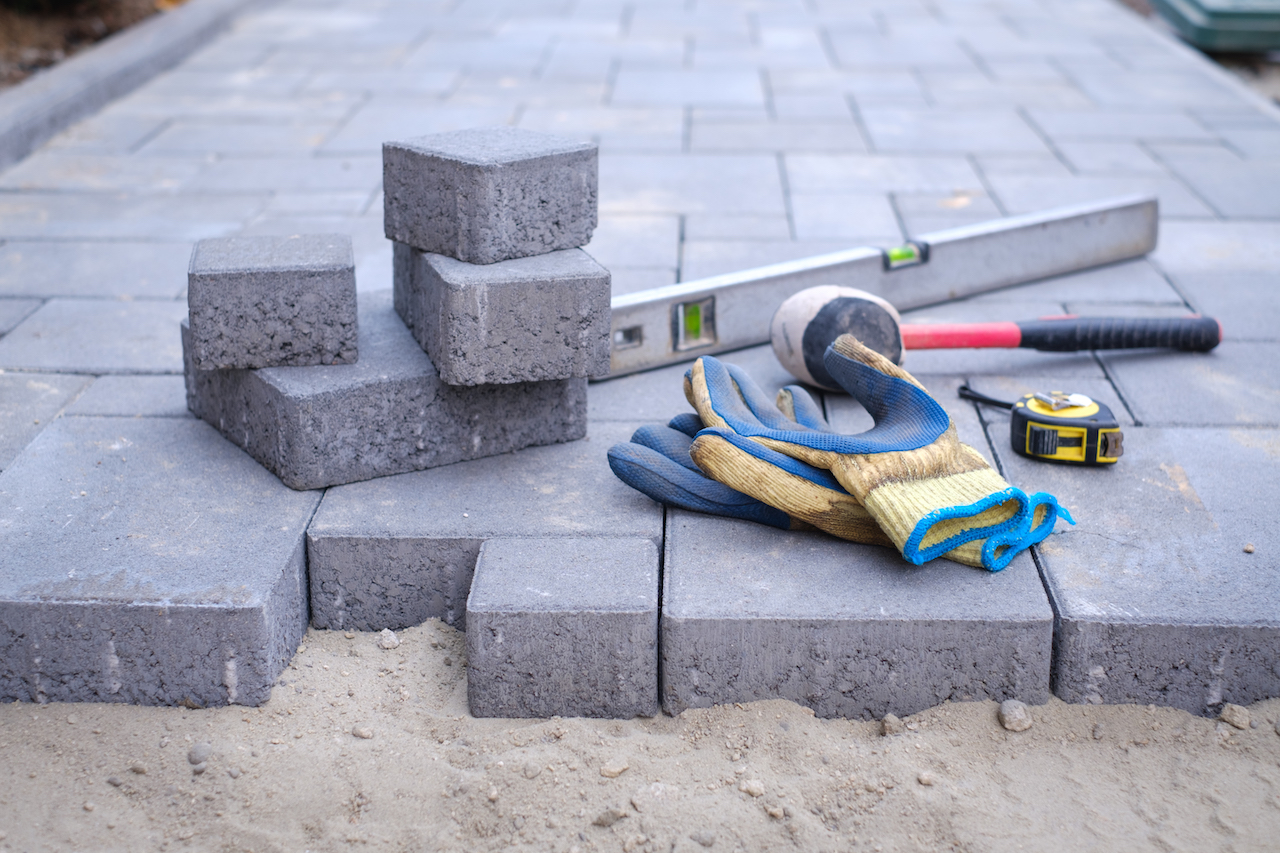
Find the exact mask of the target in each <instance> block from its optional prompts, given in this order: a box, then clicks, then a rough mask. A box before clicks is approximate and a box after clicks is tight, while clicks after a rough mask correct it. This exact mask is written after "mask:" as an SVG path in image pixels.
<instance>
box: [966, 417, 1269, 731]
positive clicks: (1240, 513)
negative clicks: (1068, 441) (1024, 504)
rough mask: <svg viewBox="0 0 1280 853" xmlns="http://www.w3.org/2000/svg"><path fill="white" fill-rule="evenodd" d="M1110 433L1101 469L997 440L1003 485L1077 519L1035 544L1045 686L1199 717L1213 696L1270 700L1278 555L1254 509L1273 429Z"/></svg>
mask: <svg viewBox="0 0 1280 853" xmlns="http://www.w3.org/2000/svg"><path fill="white" fill-rule="evenodd" d="M983 411H984V416H987V417H989V418H991V419H992V421H993V425H992V431H993V433H1002V430H1007V429H1008V427H1007V426H1004V425H1003V424H1002V423H1001V420H1002V419H1004V418H1007V415H1004V414H1003V413H1000V412H999V411H998V410H992V409H984V410H983ZM1005 423H1007V421H1006V422H1005ZM1124 432H1125V453H1124V456H1123V457H1122V458H1121V460H1120V461H1119V462H1117V463H1116V464H1115V466H1114V467H1111V468H1107V469H1090V468H1080V467H1072V466H1065V465H1061V466H1059V465H1049V464H1045V463H1039V462H1034V461H1031V460H1027V459H1023V458H1022V457H1019V456H1016V455H1014V454H1013V453H1012V452H1011V451H1009V450H1008V448H1007V445H1002V444H1001V445H997V450H998V452H999V454H1000V460H1001V463H1002V465H1003V466H1004V470H1005V472H1006V474H1007V476H1008V477H1009V479H1010V480H1011V481H1012V482H1013V483H1015V484H1019V485H1022V484H1025V483H1026V481H1028V480H1029V479H1032V478H1033V479H1034V481H1035V484H1036V488H1040V489H1043V490H1045V491H1048V492H1051V493H1053V494H1055V495H1057V497H1058V499H1059V500H1061V501H1062V502H1063V503H1064V504H1065V505H1066V506H1068V507H1069V508H1070V510H1071V512H1072V514H1073V515H1074V516H1075V519H1076V521H1077V522H1078V526H1076V527H1073V528H1071V529H1070V530H1069V531H1063V528H1061V527H1060V528H1059V529H1060V532H1059V533H1058V534H1056V535H1054V536H1051V537H1050V538H1049V539H1048V540H1046V541H1045V542H1044V543H1043V544H1042V545H1040V546H1038V549H1037V550H1038V558H1039V561H1040V565H1041V569H1042V571H1043V573H1044V578H1045V584H1046V586H1047V588H1048V590H1049V596H1050V599H1051V601H1052V602H1053V605H1054V610H1055V616H1056V621H1057V627H1056V631H1055V637H1054V671H1053V691H1054V693H1055V694H1056V695H1057V696H1058V697H1059V698H1061V699H1063V700H1064V701H1067V702H1075V703H1092V704H1098V703H1104V702H1105V703H1108V704H1111V703H1135V704H1156V705H1166V706H1172V707H1175V708H1182V709H1183V710H1186V711H1190V712H1192V713H1196V714H1201V715H1206V716H1215V715H1216V713H1217V710H1218V708H1219V707H1220V706H1221V703H1223V702H1235V703H1237V704H1248V703H1251V702H1256V701H1258V700H1259V699H1262V698H1263V697H1271V696H1275V695H1277V693H1280V675H1278V674H1277V672H1276V669H1275V666H1274V664H1275V661H1276V658H1277V654H1280V624H1277V620H1276V614H1275V606H1274V602H1275V598H1276V595H1277V593H1278V592H1280V569H1278V568H1277V567H1278V566H1280V563H1277V561H1275V560H1273V559H1269V556H1268V555H1271V554H1274V553H1275V552H1276V549H1277V548H1278V547H1280V542H1277V541H1276V536H1275V532H1274V530H1272V529H1271V527H1270V525H1268V524H1267V521H1266V520H1267V518H1268V515H1267V512H1266V511H1265V510H1262V509H1260V508H1261V507H1263V506H1268V505H1269V504H1271V503H1274V501H1275V497H1276V482H1277V476H1278V475H1280V470H1278V468H1277V463H1276V457H1275V453H1274V450H1273V449H1272V448H1274V447H1275V444H1276V442H1277V440H1278V439H1280V433H1277V432H1275V431H1274V430H1261V429H1247V428H1243V429H1242V428H1234V429H1151V428H1145V427H1128V426H1126V427H1125V431H1124ZM1246 543H1252V544H1253V545H1254V546H1255V548H1256V551H1255V553H1252V554H1247V553H1245V552H1244V550H1243V549H1244V546H1245V544H1246ZM1260 557H1261V559H1259V558H1260Z"/></svg>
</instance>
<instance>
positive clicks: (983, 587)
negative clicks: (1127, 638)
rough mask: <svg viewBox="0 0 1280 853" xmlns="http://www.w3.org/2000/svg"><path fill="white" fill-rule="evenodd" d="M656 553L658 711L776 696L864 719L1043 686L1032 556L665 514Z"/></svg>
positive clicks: (1026, 696)
mask: <svg viewBox="0 0 1280 853" xmlns="http://www.w3.org/2000/svg"><path fill="white" fill-rule="evenodd" d="M764 554H768V555H771V557H770V558H769V559H761V555H764ZM773 555H776V556H773ZM663 565H664V570H663V589H662V601H663V604H662V622H661V627H660V631H661V642H660V649H661V656H662V662H661V667H660V671H661V679H662V680H661V682H660V684H661V696H662V703H663V708H664V710H666V711H667V713H670V714H676V713H679V712H681V711H683V710H684V709H686V708H704V707H709V706H711V705H719V704H727V703H730V702H751V701H755V700H759V699H779V698H781V699H790V700H791V701H793V702H796V703H798V704H801V705H804V706H806V707H809V708H812V709H813V710H814V712H815V713H816V714H817V715H818V716H820V717H849V718H860V719H867V720H869V719H879V718H882V717H883V716H884V715H885V714H888V713H893V714H897V715H899V716H905V715H907V714H914V713H916V712H917V711H920V710H923V709H925V708H930V707H933V706H934V705H938V704H940V703H942V702H943V701H945V700H948V699H950V700H952V701H960V700H964V699H966V698H967V699H974V700H978V699H993V700H996V701H1001V700H1003V699H1008V698H1014V697H1017V698H1019V699H1022V700H1023V701H1024V702H1028V703H1032V704H1043V703H1044V702H1046V701H1047V700H1048V698H1049V651H1050V644H1051V637H1052V629H1053V619H1052V613H1051V611H1050V609H1049V603H1048V601H1047V600H1046V598H1045V593H1044V589H1043V587H1042V586H1041V585H1040V580H1039V577H1038V576H1037V574H1036V569H1035V565H1034V563H1033V562H1032V561H1031V557H1030V554H1026V553H1024V554H1022V555H1021V556H1019V557H1017V558H1016V559H1015V560H1014V561H1013V563H1012V564H1011V565H1010V566H1009V567H1008V568H1006V569H1005V570H1004V571H1002V572H996V573H991V572H986V571H982V570H980V569H974V568H972V567H970V566H962V565H960V564H958V563H952V562H950V561H949V560H935V561H932V562H930V563H929V564H927V565H924V566H912V565H910V564H908V563H906V562H905V561H903V559H902V557H901V556H899V555H898V554H897V553H895V552H894V551H893V550H891V549H888V548H877V547H874V546H869V545H858V544H855V543H850V542H843V541H841V540H838V539H835V538H833V537H829V536H825V535H822V534H817V533H791V532H784V531H780V530H776V529H774V528H771V527H765V526H761V525H757V524H751V523H750V522H745V521H737V520H734V519H722V518H713V517H711V516H706V515H699V514H695V513H689V512H683V511H680V510H672V511H670V512H669V513H668V519H667V530H666V553H665V560H664V564H663Z"/></svg>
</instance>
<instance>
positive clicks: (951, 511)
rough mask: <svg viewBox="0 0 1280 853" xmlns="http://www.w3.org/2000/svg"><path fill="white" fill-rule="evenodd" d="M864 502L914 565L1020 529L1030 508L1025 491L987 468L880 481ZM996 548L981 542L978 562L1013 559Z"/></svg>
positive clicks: (1000, 563)
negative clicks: (930, 476) (968, 544)
mask: <svg viewBox="0 0 1280 853" xmlns="http://www.w3.org/2000/svg"><path fill="white" fill-rule="evenodd" d="M863 504H864V505H865V506H866V508H867V510H868V511H869V512H870V513H871V515H872V516H873V517H874V518H875V519H876V521H878V522H879V523H880V527H881V528H882V529H883V530H884V532H885V533H887V534H888V535H889V538H890V539H892V540H893V542H894V544H895V545H897V546H898V549H899V550H900V551H901V552H902V556H903V557H904V558H905V559H906V560H907V562H909V563H913V564H915V565H917V566H918V565H920V564H922V563H925V562H928V561H929V560H932V559H934V558H935V557H941V556H942V555H943V554H946V553H947V552H948V551H951V550H953V549H955V548H958V547H960V546H961V545H964V544H965V543H968V542H973V541H975V540H978V539H989V538H994V539H995V540H996V541H1003V539H1004V538H1005V537H1003V536H1002V534H1005V533H1007V532H1010V531H1018V532H1019V534H1021V533H1022V530H1023V529H1024V528H1025V527H1027V526H1028V525H1027V522H1028V516H1029V513H1030V512H1031V507H1030V500H1029V499H1028V498H1027V495H1026V493H1025V492H1023V491H1022V490H1021V489H1016V488H1014V487H1012V486H1010V485H1009V484H1008V483H1006V482H1005V481H1004V478H1003V477H1001V476H1000V475H999V474H997V473H996V472H995V471H993V470H991V469H990V468H981V469H979V470H976V471H966V472H964V473H962V474H950V475H947V476H944V477H935V478H930V479H926V480H903V481H898V482H888V483H884V484H882V485H880V486H878V487H876V488H875V489H873V490H872V491H871V492H870V493H869V494H868V495H867V496H866V497H865V498H864V499H863ZM1014 538H1015V539H1021V538H1022V537H1021V535H1019V536H1017V537H1014ZM992 544H993V545H994V543H992ZM1009 544H1012V542H1010V543H1009ZM1016 550H1021V549H1016ZM996 551H997V549H996V548H995V547H991V548H987V547H983V548H982V552H981V564H982V566H984V567H985V568H987V569H991V570H993V571H995V570H998V569H1001V568H1004V566H1005V565H1007V564H1008V561H1009V559H1012V556H1013V554H1011V553H1009V552H1008V551H1007V550H1006V551H1004V552H1002V553H999V554H997V553H996ZM1015 552H1016V551H1015ZM965 562H969V560H965Z"/></svg>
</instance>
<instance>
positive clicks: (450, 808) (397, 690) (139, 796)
mask: <svg viewBox="0 0 1280 853" xmlns="http://www.w3.org/2000/svg"><path fill="white" fill-rule="evenodd" d="M397 639H399V641H400V645H399V646H398V647H396V648H391V649H384V648H381V647H380V645H379V643H380V640H381V638H380V635H378V634H362V633H343V632H330V631H314V630H313V631H310V632H308V634H307V636H306V640H305V645H304V646H303V648H302V649H301V650H300V651H299V654H298V655H297V657H296V658H295V660H294V662H293V664H292V665H291V666H290V667H289V668H288V669H287V670H286V671H285V673H284V675H283V677H282V678H281V681H280V684H279V685H278V686H277V687H276V688H275V690H274V692H273V694H272V698H271V701H270V702H269V703H267V704H266V705H264V706H262V707H260V708H244V707H239V706H232V707H228V708H215V709H208V710H190V709H186V708H138V707H131V706H124V705H109V704H100V705H88V704H81V705H71V704H50V705H43V706H41V705H30V704H17V703H15V704H10V705H4V706H2V707H0V836H2V837H0V849H3V850H22V851H27V850H30V851H36V850H130V851H134V850H219V851H242V850H253V851H302V850H312V851H325V850H370V851H372V850H406V851H407V850H414V851H417V850H425V851H434V850H443V851H486V850H507V849H516V850H531V851H533V850H537V851H575V850H576V851H579V853H585V851H596V850H608V851H663V853H666V851H673V850H674V851H686V853H696V851H710V853H727V851H735V850H744V851H758V850H805V851H808V850H816V851H828V850H830V851H848V850H866V851H915V850H921V851H924V850H972V851H1004V850H1009V851H1015V850H1028V851H1030V850H1066V849H1070V850H1120V849H1124V850H1162V851H1170V850H1188V851H1191V850H1195V851H1205V850H1232V851H1246V850H1276V849H1277V848H1280V735H1277V731H1276V720H1277V718H1278V717H1280V700H1271V701H1267V702H1261V703H1258V704H1257V705H1254V706H1252V707H1251V708H1249V709H1248V711H1249V716H1250V722H1249V723H1246V727H1245V728H1243V729H1240V728H1236V727H1235V726H1231V725H1228V724H1227V723H1224V722H1221V721H1215V720H1209V719H1204V718H1200V717H1196V716H1193V715H1191V714H1187V713H1184V712H1182V711H1176V710H1171V709H1167V708H1156V707H1154V706H1149V707H1143V706H1078V705H1066V704H1064V703H1062V702H1059V701H1057V700H1052V701H1051V702H1050V703H1049V704H1048V705H1044V706H1038V707H1032V708H1031V709H1030V711H1031V716H1032V719H1033V724H1032V726H1031V728H1030V729H1029V730H1027V731H1024V732H1019V733H1014V732H1009V731H1006V730H1005V729H1004V728H1003V727H1002V726H1001V725H1000V723H999V722H998V720H997V705H996V704H995V703H993V702H970V703H961V704H944V705H941V706H939V707H936V708H932V709H930V710H928V711H925V712H923V713H920V714H916V715H914V716H911V717H908V718H905V719H904V720H903V723H904V726H903V730H902V732H901V733H900V734H894V735H888V736H885V735H882V734H881V725H880V723H878V722H867V721H850V720H821V719H815V718H814V716H813V715H812V713H811V712H809V711H808V710H807V709H805V708H801V707H799V706H797V705H795V704H792V703H790V702H785V701H768V702H756V703H751V704H744V705H730V706H723V707H717V708H711V709H706V710H694V711H687V712H685V713H684V714H681V715H680V716H679V717H674V718H673V717H666V716H658V717H654V718H652V719H636V720H630V721H617V720H583V719H559V718H553V719H551V720H505V719H501V720H483V719H475V718H472V717H471V716H469V715H468V713H467V704H466V666H465V660H464V651H463V642H462V640H463V636H462V634H460V633H458V632H457V631H454V630H453V629H451V628H448V627H447V626H444V625H442V624H441V623H439V622H435V621H432V622H428V623H427V624H425V625H423V626H421V627H418V628H414V629H410V630H406V631H402V632H399V633H398V634H397ZM1238 722H1239V721H1238ZM205 744H207V745H208V746H207V747H206V746H204V745H205ZM193 752H194V754H193ZM206 753H207V755H206ZM201 758H203V759H204V762H203V765H201V766H198V767H196V766H193V764H192V759H195V760H199V759H201ZM197 769H198V770H201V771H202V772H200V773H196V772H195V771H196V770H197Z"/></svg>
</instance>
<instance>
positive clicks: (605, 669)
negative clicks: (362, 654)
mask: <svg viewBox="0 0 1280 853" xmlns="http://www.w3.org/2000/svg"><path fill="white" fill-rule="evenodd" d="M467 703H468V705H469V706H470V709H471V713H472V714H473V715H475V716H477V717H552V716H561V717H612V718H627V717H634V716H644V717H652V716H653V715H654V714H656V713H658V547H657V546H656V545H655V544H654V543H653V541H652V540H649V539H606V540H591V539H490V540H489V541H487V542H485V543H484V545H482V546H481V547H480V555H479V558H478V559H477V561H476V571H475V579H474V581H473V582H472V584H471V595H470V596H469V598H468V599H467Z"/></svg>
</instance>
